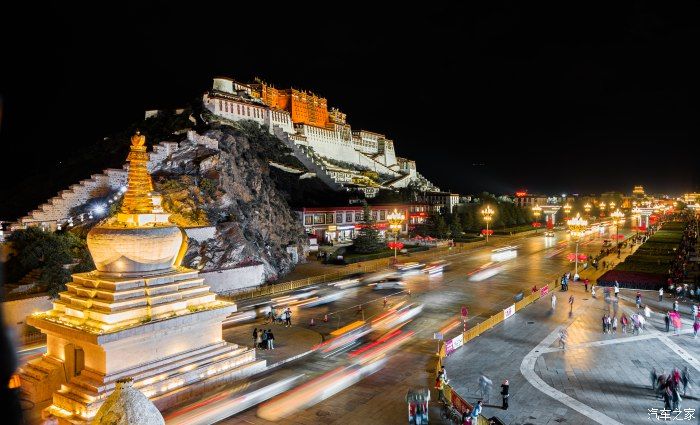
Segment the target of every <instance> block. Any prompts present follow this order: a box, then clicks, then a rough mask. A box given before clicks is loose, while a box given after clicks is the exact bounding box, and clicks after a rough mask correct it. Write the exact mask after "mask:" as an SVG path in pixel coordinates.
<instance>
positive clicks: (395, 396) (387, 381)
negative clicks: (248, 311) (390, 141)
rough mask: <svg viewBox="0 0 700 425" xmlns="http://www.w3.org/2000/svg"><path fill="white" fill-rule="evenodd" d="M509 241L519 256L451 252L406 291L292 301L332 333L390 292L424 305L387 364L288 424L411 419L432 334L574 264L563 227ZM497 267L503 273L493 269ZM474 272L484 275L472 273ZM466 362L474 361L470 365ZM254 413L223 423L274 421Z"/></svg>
mask: <svg viewBox="0 0 700 425" xmlns="http://www.w3.org/2000/svg"><path fill="white" fill-rule="evenodd" d="M613 230H614V229H613ZM621 233H623V232H621ZM623 234H624V233H623ZM605 237H607V235H599V234H595V235H591V236H588V237H586V238H585V240H583V241H581V243H580V246H579V252H580V253H585V254H596V253H597V252H598V251H599V250H600V248H601V245H602V241H603V239H604V238H605ZM510 243H511V244H512V245H517V257H515V258H512V259H509V260H505V261H502V262H498V263H497V264H491V265H490V267H488V268H486V270H483V269H481V268H482V267H484V266H485V265H489V263H492V249H493V248H494V247H493V246H487V247H483V248H477V249H474V250H473V251H471V252H468V253H460V254H455V255H452V256H448V257H447V258H446V259H447V260H448V261H450V262H451V267H450V268H449V270H447V271H446V272H444V273H443V274H441V275H435V276H428V275H425V274H417V275H414V276H409V277H407V281H408V285H407V288H406V290H404V291H399V290H385V291H375V290H373V289H372V288H370V287H366V286H364V287H356V288H351V289H347V290H345V291H344V292H343V294H342V298H341V299H339V300H338V301H335V302H333V303H331V304H327V305H324V306H318V307H312V308H308V309H305V308H293V321H294V322H295V323H296V325H297V326H306V327H310V326H309V322H310V320H311V319H312V318H313V319H314V321H315V326H314V327H313V329H314V330H316V331H318V332H320V333H322V334H328V333H330V332H331V331H332V330H334V329H336V328H338V327H339V326H344V325H346V324H348V323H351V322H353V321H356V320H361V319H363V318H364V319H365V320H370V319H372V318H375V317H377V316H378V315H380V314H382V313H384V312H385V308H384V305H383V300H384V298H385V297H387V300H388V307H391V306H392V305H395V304H396V303H400V302H402V301H406V302H407V303H422V304H424V309H423V311H422V313H421V314H420V315H419V316H418V317H416V318H415V319H414V320H413V321H411V322H410V323H409V324H408V325H406V326H405V328H404V329H405V330H407V331H409V330H410V331H413V332H415V335H414V337H413V338H412V340H411V341H410V342H409V343H407V344H405V345H404V346H403V347H402V348H401V349H400V350H397V351H396V352H394V353H393V354H392V355H391V356H390V358H389V359H388V362H387V363H386V365H385V367H384V368H383V369H382V370H380V371H379V372H377V373H375V374H373V375H371V376H369V377H367V378H365V379H363V380H361V381H360V382H358V383H356V384H355V385H353V386H351V387H349V388H347V389H345V390H343V391H341V392H339V393H338V394H336V395H334V396H332V397H330V398H328V399H326V400H325V401H321V402H319V403H318V404H316V405H313V406H311V407H308V408H306V409H305V410H302V411H300V412H298V413H296V414H294V416H293V417H291V418H288V419H287V420H285V423H295V424H311V423H319V422H321V421H322V422H324V423H378V424H379V423H401V422H402V421H404V420H406V405H405V402H404V400H403V397H404V394H405V393H406V391H407V389H408V388H410V387H429V388H430V387H432V380H433V379H434V376H433V374H432V369H433V367H434V360H435V357H434V353H435V351H436V348H437V344H436V341H434V340H433V339H432V337H433V333H434V332H436V331H438V330H439V329H440V328H442V327H443V326H445V325H446V324H448V323H450V322H453V321H454V320H455V319H459V314H460V313H459V312H460V308H461V307H462V306H467V307H468V309H469V318H468V326H471V325H473V324H475V323H478V322H480V321H482V320H483V319H485V318H486V317H488V316H490V315H491V314H493V313H494V312H496V311H498V310H501V309H503V308H505V307H507V306H509V305H511V304H512V303H513V296H514V295H515V294H516V293H517V292H519V291H524V292H525V293H526V294H527V293H529V291H530V288H532V286H533V285H537V286H538V287H540V286H542V285H543V284H546V283H549V282H552V281H553V280H554V279H555V278H558V276H560V275H561V274H562V273H564V272H565V271H567V270H573V264H572V263H570V262H569V261H568V259H567V254H569V253H571V252H573V250H574V245H573V243H572V242H570V241H569V240H568V235H567V234H566V233H565V232H557V233H556V234H555V237H553V238H545V237H544V236H543V235H542V234H540V235H536V236H531V237H527V238H524V239H518V240H516V241H511V242H510ZM494 272H497V273H496V274H493V273H494ZM489 274H493V275H492V276H489ZM470 277H471V278H472V279H473V278H477V279H478V278H483V280H480V281H477V280H470ZM325 288H326V287H325V285H324V287H323V288H322V290H323V291H327V290H328V289H325ZM408 290H410V295H409V294H408ZM254 302H260V300H255V301H254ZM250 303H251V301H248V302H246V303H242V304H241V305H240V307H241V308H245V307H246V305H247V304H250ZM358 305H361V306H362V310H361V311H359V310H358ZM325 315H328V318H329V320H328V322H324V321H323V318H324V316H325ZM460 328H461V324H460V325H459V326H457V327H456V328H453V329H452V330H451V331H450V334H457V333H458V332H460ZM236 332H239V331H238V330H237V328H236V327H233V328H229V329H227V330H226V331H225V333H224V336H225V337H226V338H227V339H228V338H230V337H232V336H234V335H236ZM238 336H239V337H240V335H238ZM344 362H345V359H344V356H342V355H341V356H336V357H335V358H328V359H322V358H319V357H318V356H316V355H312V356H309V357H305V358H303V359H301V360H298V361H296V362H292V363H289V364H286V365H284V366H282V367H280V368H277V369H276V370H274V371H272V372H270V373H269V375H270V377H269V378H268V379H273V380H275V379H281V378H282V377H288V376H291V375H293V374H295V373H304V374H305V377H304V379H311V378H313V377H315V376H318V375H320V374H322V373H324V372H327V371H329V370H331V369H333V368H335V367H338V366H339V365H341V364H343V363H344ZM465 367H467V368H468V367H469V365H465ZM475 373H477V371H475ZM256 412H257V408H255V407H253V408H250V409H248V410H246V411H243V412H241V413H239V414H236V415H235V416H233V417H231V418H228V419H225V420H223V421H222V422H221V423H226V424H238V423H252V424H267V423H271V422H268V421H265V420H263V419H261V418H259V417H257V415H256ZM431 416H434V415H432V414H431Z"/></svg>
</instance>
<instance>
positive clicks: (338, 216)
mask: <svg viewBox="0 0 700 425" xmlns="http://www.w3.org/2000/svg"><path fill="white" fill-rule="evenodd" d="M335 222H336V223H342V222H343V213H341V212H339V213H335Z"/></svg>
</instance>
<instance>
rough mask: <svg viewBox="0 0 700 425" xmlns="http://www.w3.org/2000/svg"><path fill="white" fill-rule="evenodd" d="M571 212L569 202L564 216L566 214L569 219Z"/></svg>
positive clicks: (565, 207) (565, 206)
mask: <svg viewBox="0 0 700 425" xmlns="http://www.w3.org/2000/svg"><path fill="white" fill-rule="evenodd" d="M570 212H571V205H569V203H568V202H567V203H566V205H564V214H566V217H567V218H568V217H569V213H570Z"/></svg>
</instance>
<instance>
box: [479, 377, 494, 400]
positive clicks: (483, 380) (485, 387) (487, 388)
mask: <svg viewBox="0 0 700 425" xmlns="http://www.w3.org/2000/svg"><path fill="white" fill-rule="evenodd" d="M492 386H493V381H491V380H490V379H489V378H487V377H486V376H484V375H481V376H480V377H479V390H480V391H481V398H483V399H485V400H486V401H489V400H490V399H491V388H492Z"/></svg>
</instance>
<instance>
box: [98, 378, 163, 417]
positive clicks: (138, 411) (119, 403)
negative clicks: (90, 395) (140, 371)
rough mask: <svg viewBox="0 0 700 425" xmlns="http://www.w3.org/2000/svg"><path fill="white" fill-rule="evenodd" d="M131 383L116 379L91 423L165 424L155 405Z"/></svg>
mask: <svg viewBox="0 0 700 425" xmlns="http://www.w3.org/2000/svg"><path fill="white" fill-rule="evenodd" d="M131 384H132V381H131V379H125V380H120V381H117V384H116V387H115V388H114V392H112V394H110V395H109V397H107V399H106V400H105V402H104V404H102V406H101V407H100V410H98V411H97V414H96V415H95V417H94V418H93V420H92V425H165V420H163V415H161V414H160V412H159V411H158V409H157V408H156V406H154V405H153V403H151V401H150V400H149V399H148V397H146V396H145V395H143V393H142V392H141V391H139V390H137V389H136V388H133V387H132V386H131Z"/></svg>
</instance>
